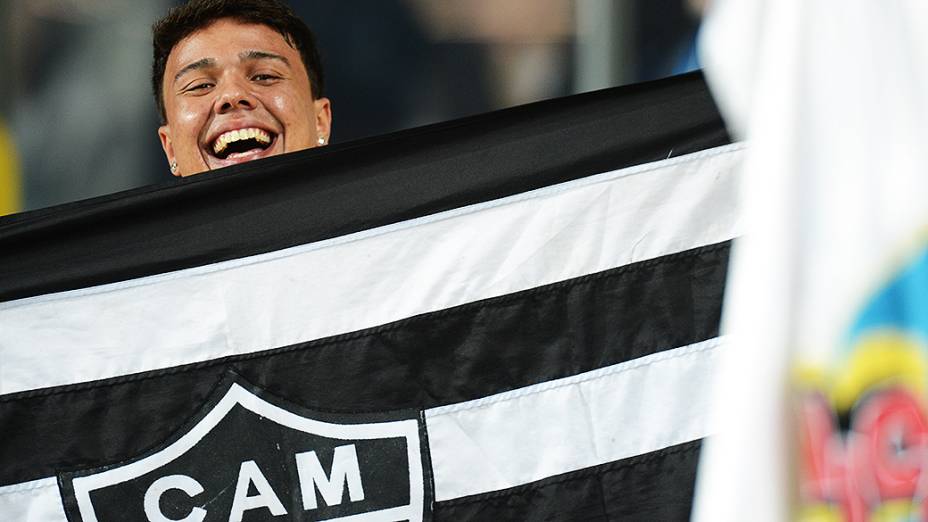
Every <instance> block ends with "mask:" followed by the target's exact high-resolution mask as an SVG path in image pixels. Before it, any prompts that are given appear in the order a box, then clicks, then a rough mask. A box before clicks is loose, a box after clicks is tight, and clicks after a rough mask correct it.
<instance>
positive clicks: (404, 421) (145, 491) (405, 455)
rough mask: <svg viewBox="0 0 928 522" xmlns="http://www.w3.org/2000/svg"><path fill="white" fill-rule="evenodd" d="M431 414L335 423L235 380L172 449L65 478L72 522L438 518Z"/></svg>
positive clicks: (347, 418)
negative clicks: (427, 427)
mask: <svg viewBox="0 0 928 522" xmlns="http://www.w3.org/2000/svg"><path fill="white" fill-rule="evenodd" d="M423 433H424V428H423V420H422V417H421V412H419V411H415V410H404V411H399V412H389V413H376V414H341V413H339V414H334V413H328V412H316V411H310V410H307V409H305V408H302V407H299V406H296V405H293V404H288V403H286V401H283V400H281V399H279V398H276V397H274V396H272V395H270V394H268V393H267V392H266V391H264V390H262V389H260V388H257V387H255V386H253V385H251V384H249V383H247V382H245V381H244V380H243V379H242V378H240V377H238V376H237V375H234V374H230V375H229V376H228V377H226V378H225V379H224V380H223V382H222V383H221V384H220V385H219V387H218V388H217V390H216V391H215V392H214V393H213V398H212V399H211V400H210V401H208V403H207V404H206V406H204V407H203V408H202V410H201V411H200V413H199V414H198V416H197V417H196V418H195V419H194V420H192V421H191V422H188V423H187V425H186V427H185V428H183V429H181V430H180V431H179V432H178V433H177V434H176V435H175V436H174V437H173V438H172V439H171V440H170V441H167V442H166V443H165V444H163V445H161V446H160V447H158V448H156V449H154V450H153V451H150V452H148V453H147V454H145V455H142V456H140V457H139V458H136V459H132V460H130V461H128V462H122V463H118V464H113V465H108V466H103V467H100V468H94V469H88V470H80V471H75V472H66V473H61V474H59V477H58V481H59V485H60V487H61V490H62V498H63V499H64V504H65V510H66V513H67V516H68V519H69V520H70V521H72V522H78V521H80V522H106V521H110V520H113V521H115V520H141V521H145V520H147V521H150V522H167V521H184V522H204V521H207V522H208V521H212V520H223V521H225V520H229V521H236V522H240V521H242V520H270V519H274V517H283V518H280V519H281V520H300V521H311V520H332V521H336V520H342V519H344V518H349V517H350V518H351V520H370V521H379V520H383V521H386V520H413V521H420V520H429V514H428V512H429V509H430V505H431V500H432V487H431V480H430V478H429V477H430V468H429V462H428V457H427V453H428V451H427V447H426V444H425V441H424V438H423V437H422V434H423Z"/></svg>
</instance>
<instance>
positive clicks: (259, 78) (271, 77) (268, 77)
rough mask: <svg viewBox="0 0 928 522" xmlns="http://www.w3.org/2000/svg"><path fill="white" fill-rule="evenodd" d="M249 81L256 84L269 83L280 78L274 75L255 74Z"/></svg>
mask: <svg viewBox="0 0 928 522" xmlns="http://www.w3.org/2000/svg"><path fill="white" fill-rule="evenodd" d="M251 79H252V80H254V81H256V82H271V81H274V80H277V79H280V76H277V75H274V74H256V75H254V76H252V77H251Z"/></svg>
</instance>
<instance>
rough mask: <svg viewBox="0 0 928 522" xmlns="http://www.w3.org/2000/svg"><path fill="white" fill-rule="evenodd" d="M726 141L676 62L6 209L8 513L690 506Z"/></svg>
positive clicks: (2, 310)
mask: <svg viewBox="0 0 928 522" xmlns="http://www.w3.org/2000/svg"><path fill="white" fill-rule="evenodd" d="M740 150H741V147H740V145H738V144H730V143H729V139H728V137H727V134H726V132H725V130H724V127H723V125H722V123H721V120H720V118H719V116H718V114H717V112H716V109H715V106H714V105H713V103H712V101H711V98H710V97H709V95H708V93H707V90H706V88H705V85H704V83H703V80H702V78H701V77H700V76H698V75H689V76H684V77H678V78H673V79H669V80H664V81H659V82H654V83H649V84H643V85H639V86H632V87H627V88H621V89H614V90H608V91H601V92H597V93H591V94H585V95H579V96H574V97H570V98H564V99H558V100H552V101H547V102H541V103H537V104H532V105H528V106H524V107H518V108H514V109H509V110H505V111H500V112H496V113H491V114H486V115H481V116H477V117H473V118H467V119H464V120H459V121H455V122H450V123H445V124H440V125H435V126H430V127H425V128H422V129H414V130H410V131H403V132H400V133H397V134H393V135H389V136H385V137H379V138H373V139H369V140H364V141H360V142H354V143H348V144H344V145H341V146H333V147H327V148H323V149H316V150H311V151H304V152H301V153H296V154H291V155H287V156H279V157H275V158H270V159H268V160H264V161H260V162H254V163H250V164H245V165H240V166H236V167H233V168H230V169H227V170H226V171H224V172H217V173H214V174H206V175H201V176H197V177H193V178H190V179H187V180H181V181H178V182H172V183H171V184H169V185H166V186H161V187H146V188H142V189H138V190H134V191H129V192H125V193H121V194H116V195H113V196H109V197H104V198H98V199H94V200H89V201H83V202H78V203H75V204H70V205H65V206H61V207H57V208H53V209H49V210H42V211H36V212H31V213H25V214H20V215H15V216H11V217H7V218H3V219H2V220H0V300H2V302H0V519H2V520H15V521H30V522H32V521H42V522H45V521H63V520H69V521H72V522H77V521H81V522H91V521H100V522H103V521H110V520H149V521H153V522H155V521H157V522H163V521H174V520H183V521H188V522H190V521H192V522H196V521H211V520H246V521H247V520H352V521H354V520H359V521H360V520H364V521H386V520H435V521H439V520H455V521H457V520H568V519H569V520H606V519H609V520H617V519H622V520H674V519H686V518H687V517H688V516H689V511H690V505H691V501H692V498H691V497H692V491H693V479H694V473H695V465H696V461H697V458H698V453H699V446H700V440H701V439H702V438H703V437H704V436H705V435H706V434H707V433H709V432H710V431H711V428H712V427H711V425H710V422H709V418H708V415H707V413H708V398H709V396H708V391H709V390H708V387H709V383H710V381H711V379H712V368H713V361H714V360H715V359H716V358H717V355H718V353H719V352H720V351H721V349H722V342H721V340H720V339H719V337H718V326H719V316H720V310H721V300H722V292H723V288H724V281H725V274H726V267H727V260H728V251H729V241H730V240H731V239H732V238H733V237H734V236H735V235H736V234H737V233H738V227H739V222H738V215H737V211H736V209H735V206H734V197H733V195H734V191H733V185H734V175H733V171H734V168H735V166H736V165H737V162H738V161H739V157H740ZM63 175H64V174H63Z"/></svg>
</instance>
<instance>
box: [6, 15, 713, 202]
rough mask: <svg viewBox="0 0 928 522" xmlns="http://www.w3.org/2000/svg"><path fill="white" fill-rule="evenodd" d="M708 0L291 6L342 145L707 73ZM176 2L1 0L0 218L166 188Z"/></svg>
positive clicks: (336, 134) (338, 140) (168, 176)
mask: <svg viewBox="0 0 928 522" xmlns="http://www.w3.org/2000/svg"><path fill="white" fill-rule="evenodd" d="M705 1H707V0H349V1H339V2H334V1H331V0H292V1H291V5H292V6H293V7H294V8H295V10H296V11H297V12H298V13H299V14H300V15H301V16H302V17H303V18H304V20H306V21H307V23H308V24H309V25H310V27H311V28H312V29H313V30H314V31H315V32H316V35H317V37H318V39H319V45H320V47H321V50H322V53H323V58H324V61H325V68H326V71H325V73H326V77H327V80H326V81H327V88H326V90H327V92H326V94H327V95H328V96H329V98H331V99H332V103H333V110H334V132H333V137H332V139H333V141H335V142H344V141H350V140H354V139H358V138H361V137H365V136H371V135H376V134H382V133H386V132H390V131H394V130H399V129H404V128H409V127H414V126H419V125H423V124H428V123H433V122H437V121H443V120H449V119H453V118H458V117H461V116H466V115H470V114H476V113H481V112H487V111H491V110H494V109H499V108H504V107H509V106H513V105H519V104H523V103H529V102H532V101H537V100H541V99H547V98H554V97H558V96H565V95H568V94H572V93H578V92H585V91H590V90H595V89H601V88H605V87H610V86H615V85H623V84H629V83H636V82H641V81H646V80H651V79H656V78H660V77H664V76H669V75H672V74H677V73H682V72H686V71H689V70H692V69H695V68H697V67H698V63H697V60H696V57H695V52H694V42H695V36H696V33H697V31H698V26H699V16H700V13H701V11H702V10H703V4H704V3H705ZM175 3H177V2H176V1H174V0H146V1H145V2H135V1H129V0H3V1H2V2H0V40H2V41H0V43H2V45H0V70H2V71H4V73H3V74H2V75H0V215H2V214H6V213H10V212H15V211H19V210H29V209H35V208H41V207H47V206H50V205H55V204H59V203H65V202H68V201H73V200H77V199H83V198H88V197H92V196H98V195H102V194H107V193H111V192H115V191H119V190H124V189H128V188H132V187H137V186H141V185H147V184H151V183H159V182H165V181H168V179H169V178H170V175H169V172H168V168H167V164H166V162H165V160H164V157H163V155H162V152H161V148H160V146H159V144H158V138H157V134H156V128H157V125H158V123H157V117H156V114H155V106H154V103H153V101H152V97H151V89H150V85H149V74H150V73H149V69H150V66H151V41H150V26H151V24H152V23H153V22H154V21H155V20H156V19H157V18H158V17H160V16H162V15H163V14H164V13H165V12H166V11H167V9H168V8H169V7H171V6H172V5H174V4H175Z"/></svg>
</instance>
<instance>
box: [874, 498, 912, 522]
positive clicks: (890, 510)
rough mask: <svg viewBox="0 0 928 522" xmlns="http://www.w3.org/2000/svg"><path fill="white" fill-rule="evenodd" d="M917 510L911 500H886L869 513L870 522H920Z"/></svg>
mask: <svg viewBox="0 0 928 522" xmlns="http://www.w3.org/2000/svg"><path fill="white" fill-rule="evenodd" d="M921 519H922V518H921V517H920V516H919V509H918V507H917V506H916V505H914V504H912V500H904V499H899V500H887V501H885V502H883V503H882V504H880V505H879V506H877V507H876V508H874V510H873V512H872V513H870V520H871V522H910V521H914V520H921Z"/></svg>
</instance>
